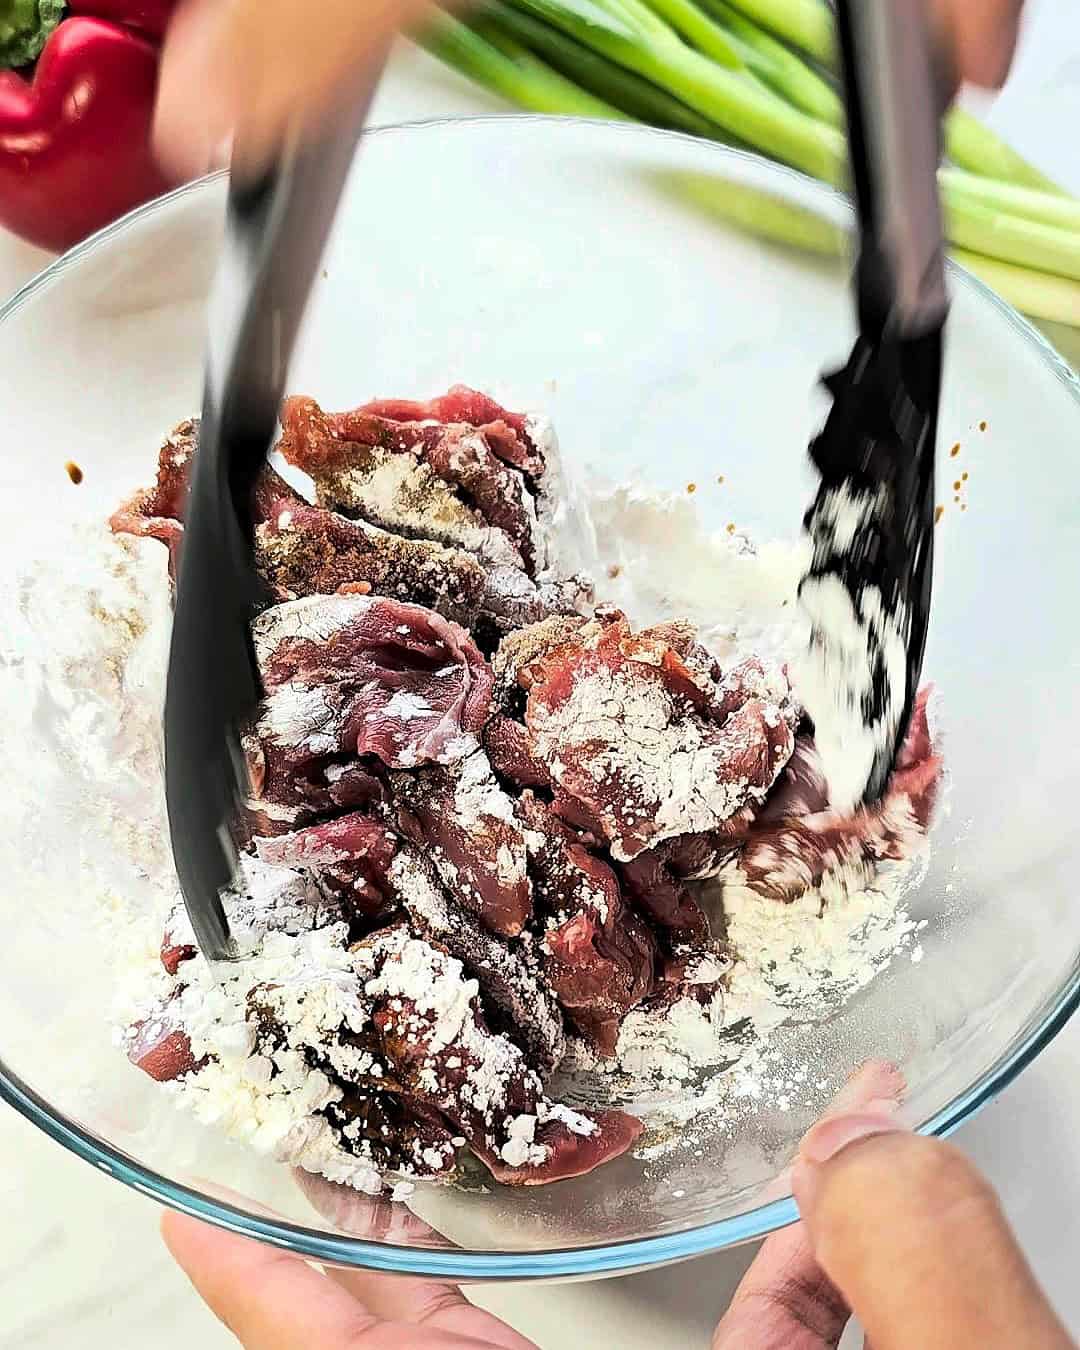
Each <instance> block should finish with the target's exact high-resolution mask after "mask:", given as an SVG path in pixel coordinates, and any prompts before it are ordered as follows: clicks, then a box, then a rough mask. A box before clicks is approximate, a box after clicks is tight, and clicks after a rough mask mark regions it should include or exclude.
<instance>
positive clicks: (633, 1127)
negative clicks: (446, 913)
mask: <svg viewBox="0 0 1080 1350" xmlns="http://www.w3.org/2000/svg"><path fill="white" fill-rule="evenodd" d="M353 954H354V960H355V964H356V970H357V972H358V974H360V975H361V977H362V978H363V979H364V986H363V987H364V992H365V995H366V996H367V998H369V999H370V1000H371V1001H372V1005H373V1012H372V1020H373V1022H374V1025H375V1028H376V1030H377V1033H378V1036H379V1043H380V1048H381V1052H382V1055H383V1057H384V1058H385V1059H386V1061H387V1063H388V1064H389V1066H390V1070H391V1073H392V1075H393V1077H394V1079H395V1081H396V1082H398V1083H400V1084H401V1086H402V1088H403V1089H404V1091H405V1092H406V1093H407V1094H408V1096H409V1097H410V1098H411V1099H414V1100H416V1101H419V1102H421V1103H423V1104H424V1105H426V1106H429V1107H431V1108H433V1109H435V1110H437V1111H439V1112H440V1113H441V1114H442V1115H443V1116H444V1117H445V1118H446V1119H447V1120H448V1121H450V1122H451V1123H452V1124H453V1125H455V1126H457V1128H458V1129H459V1130H460V1131H461V1134H462V1135H463V1136H464V1137H465V1138H466V1139H467V1140H468V1141H469V1143H470V1145H471V1146H472V1147H473V1149H474V1150H475V1151H476V1153H477V1155H478V1156H479V1157H480V1158H481V1159H483V1160H485V1161H486V1162H488V1165H489V1166H492V1167H499V1168H500V1171H501V1169H502V1167H503V1166H504V1165H505V1167H506V1168H507V1169H510V1170H508V1171H507V1172H506V1173H505V1174H503V1179H504V1180H507V1181H511V1182H517V1183H521V1184H527V1183H529V1182H530V1181H531V1182H533V1183H537V1184H538V1183H540V1182H543V1181H547V1180H555V1179H557V1178H558V1177H561V1176H565V1175H578V1174H580V1172H581V1171H583V1170H589V1169H591V1168H592V1167H597V1166H599V1165H600V1164H601V1163H602V1162H606V1161H607V1160H608V1159H609V1158H612V1157H615V1156H616V1155H617V1154H618V1153H620V1152H624V1151H625V1150H626V1149H627V1148H629V1146H630V1144H631V1143H632V1142H633V1140H634V1138H636V1137H637V1133H638V1132H639V1130H640V1126H639V1125H638V1123H637V1122H636V1121H633V1120H632V1119H624V1118H622V1117H621V1113H616V1115H615V1116H608V1115H607V1114H606V1113H605V1116H604V1117H601V1118H598V1119H594V1118H593V1117H592V1116H591V1115H590V1114H588V1113H585V1112H580V1113H579V1112H574V1111H570V1110H568V1109H567V1108H565V1107H560V1106H557V1105H556V1104H555V1103H553V1102H550V1101H549V1100H548V1099H547V1098H546V1097H545V1096H544V1092H543V1086H542V1084H541V1082H540V1078H539V1076H538V1075H537V1073H536V1072H535V1071H534V1070H533V1069H531V1068H529V1067H528V1064H527V1063H526V1060H525V1057H524V1055H523V1053H522V1051H521V1050H520V1049H519V1048H518V1047H517V1046H516V1045H515V1044H514V1043H513V1042H512V1041H511V1040H509V1039H508V1038H507V1037H505V1036H500V1035H494V1034H492V1033H491V1032H490V1031H489V1030H488V1028H487V1026H486V1024H485V1022H484V1018H483V1013H482V1011H481V1008H480V1003H479V999H478V993H479V987H478V985H477V983H476V981H475V980H468V979H466V978H465V975H464V970H463V968H462V965H461V962H460V961H457V960H456V959H455V958H454V957H452V956H449V955H448V954H447V953H445V952H443V951H441V950H440V949H439V948H437V947H435V946H433V945H432V944H431V943H428V942H424V941H421V940H420V939H418V938H414V937H412V936H411V935H410V934H409V932H408V930H407V929H405V928H403V927H399V928H394V929H389V930H386V931H384V932H383V933H378V934H375V935H373V936H372V937H371V938H369V939H367V940H366V941H365V942H363V943H361V944H359V946H357V947H355V948H354V949H353ZM550 1124H554V1125H555V1126H557V1127H559V1128H554V1129H549V1130H548V1131H547V1132H546V1135H545V1131H544V1126H545V1125H550ZM579 1140H586V1141H589V1140H591V1141H593V1142H594V1144H595V1147H594V1148H593V1149H587V1148H583V1147H582V1145H581V1144H580V1143H579V1142H578V1141H579ZM567 1169H570V1170H567Z"/></svg>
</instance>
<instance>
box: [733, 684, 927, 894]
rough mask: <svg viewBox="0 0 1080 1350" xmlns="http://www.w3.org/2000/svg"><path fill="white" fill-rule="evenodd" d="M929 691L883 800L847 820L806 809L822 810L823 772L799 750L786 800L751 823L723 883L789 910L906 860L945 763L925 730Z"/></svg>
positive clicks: (808, 752)
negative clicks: (789, 905) (809, 896)
mask: <svg viewBox="0 0 1080 1350" xmlns="http://www.w3.org/2000/svg"><path fill="white" fill-rule="evenodd" d="M929 694H930V690H929V689H923V690H922V691H920V693H919V695H918V697H917V698H916V701H915V708H914V711H913V713H912V720H911V726H910V728H909V730H908V734H907V738H906V740H905V742H904V744H903V746H902V747H901V750H900V754H899V756H898V758H897V763H896V768H895V769H894V770H893V774H892V777H891V778H890V779H889V783H888V786H887V787H886V790H885V794H884V796H883V797H882V798H881V800H880V801H879V802H877V803H876V804H875V805H874V806H872V807H869V808H865V809H862V810H859V811H856V812H854V813H853V814H850V815H847V814H842V813H840V812H836V811H831V810H828V809H825V810H821V809H808V808H814V807H818V806H819V803H820V790H819V783H820V781H821V773H820V766H819V764H818V763H817V762H816V756H815V753H814V751H813V747H812V745H811V744H809V743H807V742H804V743H803V745H802V748H801V754H800V764H799V766H798V769H797V770H796V773H795V775H794V776H793V779H792V780H791V782H789V783H788V784H787V785H786V787H787V793H786V795H785V796H784V797H782V798H781V800H780V802H778V803H777V804H776V811H780V810H782V809H784V807H785V805H786V807H787V809H788V810H789V811H790V814H788V815H779V814H775V813H774V812H769V813H768V814H767V815H763V817H762V819H761V820H760V821H759V822H757V823H755V825H754V826H753V827H752V828H751V830H750V832H749V837H748V839H747V842H746V844H745V846H744V848H743V849H742V852H741V853H740V854H739V855H738V857H737V858H736V859H735V860H734V862H733V863H732V864H731V865H730V867H729V868H728V869H726V870H725V872H724V873H723V876H724V879H725V883H726V884H733V885H738V886H745V887H748V888H749V889H750V890H752V891H756V892H757V893H758V894H759V895H762V896H765V897H767V898H768V899H770V900H779V901H784V902H790V901H793V900H797V899H799V898H800V897H801V896H804V895H806V894H807V893H808V892H811V891H814V890H817V889H818V888H820V887H823V886H828V887H830V888H836V889H839V890H845V889H861V888H862V887H863V886H865V885H867V884H868V883H869V882H870V880H871V879H872V877H873V875H874V872H875V870H876V868H877V865H878V864H879V863H882V862H886V861H902V860H903V859H905V858H910V857H912V856H913V854H915V853H916V852H917V851H918V849H919V848H920V847H921V845H922V843H923V840H924V839H925V836H926V832H927V829H928V828H929V824H930V817H931V815H932V813H933V809H934V802H935V800H936V796H937V790H938V786H939V784H940V781H941V770H942V762H941V759H940V757H939V756H938V755H936V754H935V753H934V749H933V745H932V743H931V738H930V729H929V724H928V722H927V715H926V705H927V700H928V698H929Z"/></svg>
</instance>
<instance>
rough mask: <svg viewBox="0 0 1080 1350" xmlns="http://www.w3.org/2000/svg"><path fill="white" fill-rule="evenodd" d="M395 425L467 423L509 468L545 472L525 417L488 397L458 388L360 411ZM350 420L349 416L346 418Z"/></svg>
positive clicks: (368, 406)
mask: <svg viewBox="0 0 1080 1350" xmlns="http://www.w3.org/2000/svg"><path fill="white" fill-rule="evenodd" d="M357 411H358V412H366V413H374V414H375V415H376V416H377V417H388V418H390V419H391V420H392V421H394V422H429V421H431V422H467V423H468V424H469V426H473V427H478V428H479V429H480V430H481V431H482V432H483V433H484V434H485V435H486V436H487V438H488V440H489V441H490V442H491V446H492V449H493V450H494V451H495V453H496V454H497V455H498V456H499V458H500V459H503V460H505V461H506V462H507V464H513V465H514V467H515V468H518V469H524V471H525V472H526V473H527V474H529V475H530V477H532V478H539V477H540V475H541V474H542V473H543V472H544V459H543V455H542V453H541V450H540V446H539V445H538V444H537V442H536V439H535V438H534V436H533V434H532V432H531V431H530V429H529V419H528V418H527V417H526V416H525V414H524V413H513V412H507V410H506V409H505V408H503V407H501V406H500V405H499V404H498V403H496V402H495V400H494V399H493V398H488V396H487V395H486V394H481V393H479V392H478V391H477V390H475V389H470V388H468V386H467V385H464V384H455V385H454V387H453V388H452V389H451V390H449V392H448V393H445V394H443V395H442V397H441V398H433V399H431V400H429V401H428V402H427V403H418V402H415V401H414V400H412V399H406V398H385V399H375V400H373V401H372V402H371V403H365V404H364V405H363V407H361V408H359V409H357ZM343 416H344V417H348V414H347V413H345V414H343Z"/></svg>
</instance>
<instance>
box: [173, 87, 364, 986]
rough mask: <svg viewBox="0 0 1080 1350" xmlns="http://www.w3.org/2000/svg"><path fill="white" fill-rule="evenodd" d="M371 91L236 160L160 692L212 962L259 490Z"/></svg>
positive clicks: (179, 827) (198, 913)
mask: <svg viewBox="0 0 1080 1350" xmlns="http://www.w3.org/2000/svg"><path fill="white" fill-rule="evenodd" d="M373 89H374V81H373V82H372V85H371V87H370V88H369V89H368V90H367V91H366V97H364V98H363V100H362V101H361V102H360V103H358V104H357V105H355V106H354V108H353V110H352V113H351V114H350V115H349V116H348V117H346V118H344V119H343V121H340V122H339V127H340V128H341V129H340V130H339V132H338V133H337V134H336V135H335V136H334V137H332V138H329V139H326V140H322V141H319V142H313V143H305V144H300V143H299V142H297V143H296V144H295V145H293V146H292V147H291V148H289V149H287V150H286V151H284V152H283V153H282V154H281V156H280V157H279V158H278V160H277V161H276V162H275V163H274V164H272V165H271V166H270V167H269V168H268V169H267V170H266V171H265V172H263V173H260V174H259V175H258V176H257V177H255V176H246V177H245V176H241V175H238V174H237V173H236V172H235V171H234V173H233V177H232V181H231V183H230V188H229V198H228V206H227V211H226V227H225V242H224V248H223V253H222V258H221V262H220V266H219V269H218V275H217V279H216V282H215V287H214V293H213V296H212V300H211V310H210V333H209V342H208V350H207V363H206V380H205V387H204V392H203V411H202V422H201V424H200V430H199V447H198V453H197V455H196V456H195V460H194V465H193V469H192V476H191V487H190V492H189V495H188V502H187V511H186V515H185V522H184V537H183V547H182V553H181V560H180V568H179V574H178V577H177V584H176V607H175V614H174V618H173V631H172V645H171V649H170V653H169V672H168V682H167V686H166V696H165V789H166V800H167V805H168V814H169V830H170V834H171V836H172V848H173V857H174V860H175V863H176V872H177V876H178V878H179V881H180V889H181V892H182V894H183V897H184V903H185V905H186V906H187V911H188V915H189V916H190V918H191V923H192V927H193V928H194V930H195V936H196V938H197V940H198V943H199V947H200V950H201V951H202V952H203V954H204V955H205V956H206V957H207V958H208V959H210V960H223V959H231V958H233V957H235V956H236V955H237V953H236V950H235V946H234V944H233V942H232V939H231V937H230V933H229V926H228V922H227V920H226V917H225V912H224V908H223V906H222V900H221V896H222V892H223V891H224V890H227V889H228V888H229V887H230V886H231V885H232V884H233V882H234V880H235V875H236V868H237V849H236V845H235V843H234V839H233V831H234V828H235V824H236V821H237V819H238V815H239V811H240V808H241V804H242V801H243V799H244V797H245V796H246V795H248V783H247V770H246V766H245V762H244V756H243V753H242V750H241V745H240V736H241V731H242V728H243V726H244V725H245V723H247V722H248V721H249V720H250V718H251V716H252V714H253V712H254V710H255V707H256V704H257V702H258V699H259V697H260V693H261V686H260V680H259V673H258V669H257V666H256V663H255V654H254V650H253V646H252V641H251V636H250V623H251V619H252V618H253V616H254V613H255V611H256V608H257V606H258V604H259V602H260V600H262V599H264V598H265V597H264V596H263V594H262V588H261V584H260V582H259V579H258V577H257V575H256V572H255V565H254V550H253V525H252V518H251V498H252V490H253V487H254V484H255V480H256V478H257V476H258V473H259V470H260V469H261V468H262V466H263V464H264V463H265V461H266V457H267V454H268V452H269V450H270V446H271V442H272V440H273V437H274V433H275V428H276V425H277V418H278V412H279V407H280V404H281V399H282V395H283V393H284V381H285V378H286V374H287V371H288V366H289V361H290V358H291V356H292V351H293V347H294V344H295V341H296V337H297V333H298V331H299V328H300V323H301V320H302V318H303V314H304V310H305V308H306V305H307V300H308V295H309V293H310V290H311V286H312V283H313V281H314V278H315V273H316V270H317V268H318V266H319V262H320V259H321V257H322V254H323V250H324V248H325V245H326V240H327V237H328V235H329V232H330V227H331V225H332V223H333V220H334V216H335V213H336V211H337V206H338V202H339V200H340V197H341V193H342V189H343V187H344V184H345V179H346V177H347V175H348V172H349V167H350V165H351V163H352V160H353V156H354V153H355V149H356V143H357V139H358V137H359V134H360V128H361V125H362V121H363V116H364V114H365V113H366V111H367V106H368V103H369V102H370V94H371V92H373Z"/></svg>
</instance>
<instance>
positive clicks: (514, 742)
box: [484, 714, 552, 788]
mask: <svg viewBox="0 0 1080 1350" xmlns="http://www.w3.org/2000/svg"><path fill="white" fill-rule="evenodd" d="M484 749H485V750H486V751H487V756H488V759H489V760H490V761H491V767H492V768H493V769H494V770H495V772H496V773H497V774H498V775H499V776H500V777H501V778H508V779H509V780H510V782H511V783H515V784H517V786H518V787H539V788H550V787H551V786H552V782H551V774H550V773H549V771H548V768H547V765H546V764H544V763H542V762H541V761H540V760H539V759H537V758H536V756H535V755H534V753H533V748H532V741H531V739H530V737H529V733H528V730H527V729H526V728H525V727H524V726H522V724H521V723H520V722H515V721H514V719H513V718H512V717H502V716H500V715H498V714H496V716H494V717H492V718H491V719H490V720H489V721H488V724H487V726H486V727H485V728H484Z"/></svg>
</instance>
